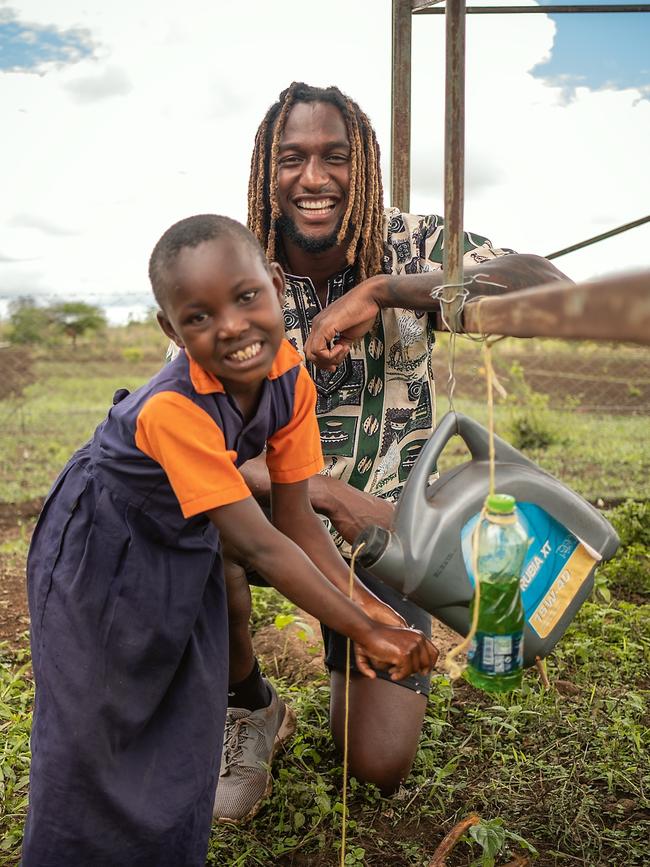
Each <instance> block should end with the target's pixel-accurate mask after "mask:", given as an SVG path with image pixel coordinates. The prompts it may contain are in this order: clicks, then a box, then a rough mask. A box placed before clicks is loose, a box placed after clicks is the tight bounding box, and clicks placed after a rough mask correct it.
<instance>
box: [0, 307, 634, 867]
mask: <svg viewBox="0 0 650 867" xmlns="http://www.w3.org/2000/svg"><path fill="white" fill-rule="evenodd" d="M0 341H2V332H1V330H0ZM165 348H166V340H165V338H163V336H162V335H161V334H160V333H159V332H158V331H157V329H156V327H155V324H154V323H153V322H150V323H145V324H135V323H132V324H130V325H128V326H124V327H121V328H111V329H108V330H107V331H106V332H105V333H103V334H102V335H99V336H95V337H94V338H93V339H92V340H91V339H85V340H84V339H81V340H79V341H78V345H77V346H76V347H75V348H73V347H72V346H68V345H65V344H54V345H52V346H48V347H39V348H38V349H33V348H32V349H30V348H22V347H13V346H10V345H9V344H8V343H6V342H5V343H2V342H0V371H1V374H2V375H1V376H0V642H2V643H0V864H3V865H4V864H6V865H16V864H17V863H18V860H19V852H20V841H21V835H22V823H23V820H24V812H25V808H26V803H27V774H28V768H29V752H28V736H29V724H30V708H31V701H32V696H33V685H32V682H31V670H30V666H29V652H28V641H27V635H26V630H27V629H28V623H29V621H28V615H27V606H26V601H25V592H24V563H25V557H26V552H27V547H28V544H29V538H30V534H31V531H32V528H33V525H34V521H35V517H36V515H37V514H38V511H39V509H40V505H41V503H42V499H43V497H44V495H45V494H46V493H47V490H48V489H49V487H50V485H51V484H52V482H53V480H54V478H55V477H56V475H57V473H58V472H59V470H60V469H61V468H62V466H63V464H64V463H65V462H66V460H67V458H68V457H69V455H70V453H71V452H72V451H73V450H74V449H75V448H76V447H77V446H78V445H80V444H81V443H82V442H83V441H85V440H86V439H87V438H88V437H89V435H90V434H91V433H92V430H93V429H94V427H95V425H96V424H97V423H98V422H99V421H100V420H101V419H102V418H103V417H104V415H105V413H106V410H107V408H108V407H109V406H110V403H111V398H112V395H113V393H114V391H115V390H116V389H117V388H121V387H126V388H129V389H131V390H132V389H134V388H136V387H137V386H138V385H139V384H141V383H142V382H144V381H145V380H146V379H147V378H148V377H149V376H151V375H152V374H153V373H154V372H155V371H156V370H157V369H158V368H159V367H160V364H161V359H162V358H163V356H164V352H165ZM493 354H494V362H495V367H496V370H497V374H498V377H499V380H500V381H501V383H502V384H503V386H504V387H505V389H506V391H507V393H508V394H507V397H506V398H500V399H499V400H498V402H497V408H496V427H497V432H498V433H499V435H501V436H502V437H504V438H505V439H510V440H511V441H513V442H515V444H517V445H518V446H521V445H522V443H523V444H525V448H524V449H523V450H524V451H525V453H526V454H527V455H528V456H529V457H531V458H532V459H533V460H535V461H536V462H538V463H539V464H540V465H541V466H542V467H543V468H544V469H546V470H548V471H549V472H551V473H553V474H554V475H556V476H558V477H559V478H560V479H561V480H562V481H563V482H565V483H566V484H568V485H569V486H570V487H572V488H574V489H575V490H576V491H578V492H579V493H580V494H582V495H583V496H584V497H585V498H586V499H588V500H589V501H590V502H592V503H594V504H596V505H597V506H598V507H599V508H602V509H604V510H606V513H607V515H608V516H609V517H610V519H611V520H612V521H613V522H614V524H615V526H616V527H617V529H618V531H619V534H620V536H621V540H622V543H623V544H622V549H621V552H620V554H619V555H618V556H617V558H616V559H615V560H613V561H612V562H611V563H610V564H607V565H606V566H604V567H602V568H601V570H600V571H599V573H598V578H597V588H596V591H595V594H594V598H593V599H592V600H591V601H590V602H588V603H586V604H585V605H584V606H583V608H582V609H581V611H580V613H579V616H578V617H577V618H576V620H575V621H574V623H573V624H572V627H571V628H570V630H569V632H568V633H567V635H566V636H565V638H564V639H563V641H562V642H561V643H560V645H559V646H558V648H557V649H556V652H555V653H554V654H553V655H552V656H551V657H550V658H549V660H548V669H549V677H550V680H551V689H549V690H545V689H544V688H543V687H542V685H541V684H540V682H539V679H538V677H537V675H536V674H535V673H531V672H529V673H528V674H527V675H526V679H525V685H524V689H523V690H522V692H521V693H517V694H514V695H512V696H510V697H507V698H502V697H499V700H498V701H496V700H495V699H494V698H490V697H488V696H486V695H484V694H483V693H480V692H478V691H476V690H474V689H473V688H471V687H470V686H469V685H467V684H466V683H465V682H462V681H461V682H458V683H456V684H454V685H453V686H452V685H451V684H450V683H449V681H448V680H447V679H446V678H445V677H443V676H437V677H436V678H435V679H434V685H433V690H432V696H431V700H430V702H429V708H428V711H427V719H426V723H425V729H424V733H423V737H422V741H421V747H420V750H419V753H418V757H417V760H416V765H415V768H414V771H413V774H412V776H411V777H410V779H409V780H408V781H407V782H406V783H405V785H404V786H403V787H402V789H401V790H400V791H399V793H398V794H397V795H396V796H395V797H394V798H392V799H383V798H381V797H380V796H379V793H378V792H377V791H376V790H375V789H374V788H373V787H370V786H362V785H357V784H356V782H355V781H352V785H351V795H350V811H351V813H350V822H349V826H348V847H347V857H346V864H368V865H391V867H392V865H395V867H402V865H428V864H429V862H430V860H431V856H432V854H433V852H434V850H435V848H436V846H437V844H438V843H439V842H440V840H441V839H442V837H443V836H444V834H445V833H446V832H447V831H448V830H449V829H450V828H451V827H452V826H453V825H454V823H455V822H456V821H458V820H459V819H460V818H462V817H463V816H465V815H467V814H469V813H470V812H476V813H478V814H479V815H480V817H481V820H482V821H481V824H480V825H478V826H476V827H475V828H474V829H473V830H472V831H471V832H470V833H468V834H467V835H465V837H464V838H463V840H462V841H461V842H460V843H459V844H458V845H457V847H456V848H455V849H454V852H453V853H452V856H451V857H450V859H449V861H448V864H449V865H450V867H453V865H470V864H480V865H485V867H489V865H494V864H498V865H502V864H505V863H507V862H510V863H515V864H520V865H522V864H523V863H524V861H523V859H524V858H529V859H531V862H532V863H537V864H540V865H556V864H557V865H565V864H566V865H586V867H601V865H602V867H605V865H607V867H609V865H621V867H623V865H641V864H645V863H648V857H649V854H648V853H649V852H650V843H649V842H648V841H649V840H650V761H649V759H650V737H649V728H648V723H649V719H648V691H649V689H650V676H649V673H650V629H649V626H650V558H649V557H648V554H649V549H650V505H649V495H648V490H649V488H648V481H647V479H648V473H649V471H650V449H649V445H650V424H649V415H650V353H649V352H648V351H647V350H645V349H640V348H638V347H632V346H617V345H596V344H576V343H567V342H560V341H537V340H535V341H531V340H526V341H524V340H521V341H514V340H508V341H503V342H502V343H499V344H497V345H496V346H495V348H494V350H493ZM434 355H435V369H436V374H437V383H438V416H439V417H441V416H442V414H443V413H444V412H445V411H446V409H447V408H448V405H449V398H448V395H447V379H448V370H447V351H446V344H445V342H444V341H443V345H442V346H441V347H440V348H439V350H438V351H437V352H436V353H435V354H434ZM482 365H483V360H482V357H481V354H480V350H479V347H477V346H476V345H474V344H471V343H468V342H464V341H459V345H458V347H457V351H456V360H455V366H454V374H455V379H456V385H455V391H454V399H453V403H454V406H455V408H456V409H457V410H459V411H462V412H465V413H467V414H468V415H471V416H473V417H475V418H477V419H478V420H479V421H482V422H485V419H486V408H485V397H484V388H485V386H484V379H483V376H482ZM465 457H466V454H465V449H464V446H463V445H462V443H460V442H459V441H456V440H453V441H452V442H451V443H450V444H449V446H448V448H447V449H446V450H445V453H444V455H443V462H442V465H441V467H440V469H441V470H444V469H446V468H448V467H449V466H451V465H452V464H454V463H457V462H458V461H459V460H464V459H465ZM255 606H256V610H255V619H254V627H255V630H256V636H255V640H256V646H257V650H258V654H259V655H260V656H261V657H262V659H263V660H264V662H265V665H266V670H267V671H268V672H269V673H270V674H271V675H272V676H273V677H274V680H275V682H276V684H277V686H278V688H279V690H280V692H281V693H282V694H283V695H284V696H285V697H287V698H288V699H289V700H290V701H291V703H292V704H293V705H294V706H295V707H296V709H297V711H298V713H299V719H300V728H299V730H298V734H297V736H296V738H295V739H294V740H293V741H292V742H291V744H290V745H289V746H288V748H287V750H286V751H285V753H284V754H283V755H281V756H279V757H278V759H277V760H276V762H275V764H274V777H275V788H274V793H273V795H272V797H271V799H270V801H269V802H268V804H267V805H266V806H265V807H264V809H263V810H262V812H261V813H260V814H259V816H258V817H257V818H256V819H255V820H254V821H253V822H252V823H251V825H250V826H246V827H244V828H242V829H236V828H231V827H224V828H219V829H217V830H215V832H214V834H213V838H212V840H211V845H210V854H209V859H208V861H209V863H214V864H219V865H249V864H250V865H268V864H270V863H272V862H275V863H277V864H282V865H285V864H286V865H315V867H321V865H322V867H325V865H334V864H337V863H338V858H339V854H338V852H339V848H340V839H341V824H340V823H341V791H340V783H341V767H340V760H339V758H338V757H337V755H336V754H335V752H334V750H333V748H332V745H331V740H330V738H329V734H328V730H327V712H328V711H327V704H328V685H327V679H326V678H325V676H324V675H323V670H322V665H321V663H320V643H319V640H318V630H317V626H316V625H315V624H314V623H313V622H312V621H311V620H310V619H309V618H306V617H305V616H304V615H303V614H302V613H301V612H297V611H295V610H294V609H293V608H292V607H291V606H290V605H289V604H288V603H286V602H285V601H283V600H282V599H281V598H280V597H279V596H277V594H275V593H274V591H270V590H266V591H265V590H260V591H259V592H258V591H256V596H255ZM436 635H437V637H438V640H439V641H440V643H441V645H442V646H443V649H445V648H448V647H449V645H450V644H451V643H452V642H453V636H452V635H450V634H449V633H448V631H446V630H444V629H438V630H437V631H436ZM533 849H534V850H536V853H535V852H534V851H532V850H533ZM517 858H519V860H518V861H517V860H516V859H517ZM513 859H515V860H514V861H513Z"/></svg>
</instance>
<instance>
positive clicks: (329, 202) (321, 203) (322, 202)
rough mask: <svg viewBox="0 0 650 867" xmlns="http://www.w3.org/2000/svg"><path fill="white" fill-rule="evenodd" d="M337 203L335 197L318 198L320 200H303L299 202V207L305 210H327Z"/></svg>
mask: <svg viewBox="0 0 650 867" xmlns="http://www.w3.org/2000/svg"><path fill="white" fill-rule="evenodd" d="M335 205H336V202H335V201H334V199H318V201H315V202H312V201H309V202H307V201H303V202H298V203H297V207H299V208H301V209H303V210H305V211H326V210H328V209H329V208H333V207H334V206H335Z"/></svg>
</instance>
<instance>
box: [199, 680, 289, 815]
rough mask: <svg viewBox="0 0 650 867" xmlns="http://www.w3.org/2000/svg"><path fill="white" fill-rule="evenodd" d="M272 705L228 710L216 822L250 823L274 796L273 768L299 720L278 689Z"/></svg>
mask: <svg viewBox="0 0 650 867" xmlns="http://www.w3.org/2000/svg"><path fill="white" fill-rule="evenodd" d="M265 683H266V684H267V686H268V687H269V689H270V690H271V695H272V699H271V704H270V705H269V706H268V707H264V708H262V709H261V710H256V711H250V710H246V708H241V707H229V708H228V710H227V712H226V727H225V730H224V739H223V753H222V755H221V770H220V772H219V783H218V785H217V794H216V797H215V799H214V809H213V810H212V815H213V817H214V819H215V821H217V822H225V823H226V824H230V825H239V824H240V823H241V822H245V821H246V820H247V819H251V818H252V817H253V816H254V815H255V814H256V813H257V811H258V810H259V808H260V807H261V805H262V801H263V800H264V798H266V797H268V795H270V794H271V789H272V787H273V781H272V779H271V771H270V765H271V761H272V760H273V756H274V754H275V752H276V750H277V749H278V747H279V746H280V745H281V744H282V743H284V741H285V740H287V738H288V737H289V736H290V735H292V734H293V733H294V731H295V729H296V716H295V714H294V712H293V711H292V710H291V708H290V707H288V706H287V705H286V704H285V703H284V702H283V701H282V699H281V698H279V696H278V694H277V693H276V691H275V689H274V688H273V687H272V685H271V684H270V683H269V682H268V680H266V678H265Z"/></svg>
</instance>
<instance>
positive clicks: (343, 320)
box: [305, 278, 380, 370]
mask: <svg viewBox="0 0 650 867" xmlns="http://www.w3.org/2000/svg"><path fill="white" fill-rule="evenodd" d="M374 280H375V278H371V279H369V280H364V282H363V283H360V284H359V285H358V286H355V287H354V288H353V289H350V290H349V291H348V292H346V293H345V295H343V296H342V297H341V298H338V299H337V300H336V301H333V302H332V303H331V304H328V305H327V307H326V308H325V309H324V310H322V311H321V312H320V313H319V314H318V315H317V316H315V317H314V319H313V321H312V324H311V332H310V334H309V337H308V338H307V340H306V341H305V357H306V358H307V361H311V362H313V363H314V364H315V365H316V367H320V368H322V369H323V370H336V368H337V367H338V365H339V364H340V363H341V362H342V361H343V360H344V358H345V356H346V355H347V354H348V353H349V351H350V346H351V345H352V344H353V343H354V341H355V340H358V339H359V338H360V337H363V335H364V334H366V333H367V332H368V331H370V329H371V328H372V326H373V324H374V322H375V319H376V318H377V314H378V313H379V309H380V307H379V304H378V303H377V301H376V300H375V298H374V290H373V287H374V285H375V284H374ZM333 341H336V342H333Z"/></svg>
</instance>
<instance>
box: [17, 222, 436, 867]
mask: <svg viewBox="0 0 650 867" xmlns="http://www.w3.org/2000/svg"><path fill="white" fill-rule="evenodd" d="M150 276H151V281H152V286H153V290H154V294H155V296H156V300H157V301H158V303H159V305H160V308H161V312H160V314H159V322H160V324H161V327H162V328H163V330H164V331H165V333H166V334H167V335H168V336H169V337H171V339H172V340H174V341H175V342H176V343H177V344H178V345H179V346H180V347H181V348H182V349H183V350H184V351H183V352H181V353H180V355H179V356H178V358H176V359H175V360H174V361H173V362H172V363H170V364H169V365H167V366H166V367H165V368H163V370H161V371H160V372H159V373H158V374H157V375H156V376H155V377H154V378H153V379H152V380H151V381H150V382H149V383H148V384H146V385H145V386H143V387H142V388H140V389H139V390H138V391H136V392H134V393H133V394H130V395H129V394H128V393H127V392H125V391H121V392H118V393H117V394H116V396H115V399H114V401H115V405H114V406H113V408H112V409H111V411H110V412H109V414H108V416H107V418H106V419H105V421H104V422H102V424H100V426H99V427H98V428H97V430H96V431H95V434H94V436H93V438H92V439H91V440H90V442H89V443H87V444H86V445H85V446H83V447H82V448H81V449H79V451H77V452H76V454H75V455H74V456H73V457H72V458H71V460H70V461H69V463H68V465H67V466H66V467H65V469H64V470H63V472H62V474H61V476H60V477H59V479H58V480H57V481H56V483H55V485H54V488H53V489H52V491H51V493H50V495H49V497H48V498H47V500H46V503H45V505H44V507H43V511H42V513H41V516H40V518H39V522H38V524H37V527H36V530H35V532H34V537H33V539H32V544H31V548H30V554H29V559H28V594H29V605H30V614H31V640H32V658H33V667H34V674H35V678H36V702H35V708H34V723H33V730H32V770H31V788H30V810H29V815H28V820H27V825H26V829H25V840H24V846H23V860H22V864H23V867H64V865H65V867H70V865H90V864H93V865H94V867H104V865H105V867H108V865H111V867H113V865H114V867H118V865H120V867H121V865H125V867H126V865H128V867H185V865H187V867H190V865H191V867H199V865H203V864H204V862H205V856H206V851H207V844H208V836H209V832H210V824H211V813H212V804H213V800H214V793H215V787H216V780H217V772H218V767H219V757H220V752H221V738H222V732H223V725H224V718H225V713H226V703H227V696H226V693H227V683H228V633H227V616H226V599H225V590H224V578H223V569H224V564H223V555H222V544H223V545H227V546H228V548H229V550H232V551H235V552H237V557H238V558H242V559H243V560H244V561H245V562H246V563H248V564H250V565H251V566H252V567H253V568H254V569H255V570H256V571H258V572H259V573H260V574H262V575H263V576H264V577H265V578H266V579H267V580H268V581H269V583H270V584H272V585H273V586H275V587H277V588H278V589H279V590H280V591H281V592H282V593H284V594H285V595H287V596H288V597H289V598H290V599H292V600H293V601H294V602H295V603H296V604H297V605H299V606H301V607H302V608H304V609H305V610H307V611H311V612H313V613H314V614H316V615H317V616H318V617H319V618H320V619H321V621H323V622H324V623H327V624H328V625H330V626H332V627H333V628H335V629H337V630H339V631H341V632H343V633H345V634H347V635H349V636H350V637H351V638H352V639H353V640H354V641H355V642H356V643H357V644H356V653H357V663H358V665H359V667H360V668H361V670H362V671H363V672H364V673H365V674H367V675H368V676H370V677H372V676H373V675H374V671H373V670H372V668H371V667H370V662H371V661H372V663H373V664H374V665H376V666H379V667H388V668H389V670H390V671H391V676H393V677H395V678H401V677H404V676H405V675H407V674H409V673H410V672H412V671H425V670H428V669H429V668H430V667H431V666H432V665H433V664H434V662H435V657H436V653H435V649H434V648H433V647H432V645H430V643H429V642H427V640H426V639H425V638H424V636H423V635H422V634H421V633H418V632H416V631H412V630H407V629H401V628H396V627H390V626H386V625H381V624H379V623H375V622H373V621H372V620H371V619H369V617H368V615H367V614H366V613H364V612H363V611H362V610H361V608H359V607H357V606H356V605H355V604H353V603H352V602H351V601H350V600H348V599H347V598H346V597H345V595H344V594H343V593H341V592H340V590H338V589H337V588H336V587H335V586H333V584H332V583H330V581H328V580H327V578H326V577H325V574H323V573H324V572H325V573H326V574H328V571H327V570H328V569H329V568H330V567H331V571H332V573H337V577H338V572H339V571H340V558H338V554H337V552H336V550H335V549H334V548H333V547H332V545H331V543H330V542H329V536H328V534H327V533H326V532H325V531H324V529H323V528H322V525H321V523H320V521H319V520H318V518H317V517H316V516H315V515H314V514H313V512H312V511H311V507H310V505H309V500H308V496H307V479H308V478H309V476H311V475H312V474H313V473H315V472H317V471H318V470H319V469H320V468H321V466H322V457H321V454H320V446H319V437H318V427H317V424H316V420H315V416H314V387H313V385H312V383H311V380H310V378H309V376H308V375H307V373H306V371H305V369H304V368H303V366H302V365H301V364H300V358H299V356H298V354H297V353H296V352H295V350H294V349H293V348H292V347H291V345H290V344H289V343H287V342H286V341H285V340H284V326H283V318H282V311H281V306H280V298H281V296H282V291H283V277H282V272H281V271H280V269H279V267H278V266H277V265H274V264H271V265H268V264H267V263H266V260H265V259H264V256H263V254H262V251H261V249H260V248H259V245H258V244H257V242H256V241H255V239H254V238H253V236H252V235H250V233H249V232H248V231H247V230H246V229H244V227H243V226H240V225H239V224H238V223H235V222H234V221H232V220H228V219H227V218H225V217H216V216H212V215H204V216H199V217H191V218H189V219H187V220H183V221H181V222H180V223H177V224H175V225H174V226H172V227H171V228H170V229H169V230H168V231H167V232H166V233H165V234H164V235H163V237H162V238H161V239H160V241H159V242H158V244H157V245H156V247H155V249H154V251H153V253H152V256H151V261H150ZM265 447H266V461H267V464H268V467H269V471H270V475H271V479H272V508H273V515H274V519H276V521H277V523H279V524H280V526H281V527H282V529H283V530H284V531H285V533H286V534H287V535H285V534H283V533H281V532H279V531H278V530H277V529H276V528H274V527H273V526H272V525H271V524H270V523H269V522H268V521H267V520H266V518H265V517H264V515H263V513H262V512H261V511H260V509H259V507H258V505H257V504H256V502H255V500H254V499H253V498H252V496H251V495H250V492H249V490H248V488H247V487H246V484H245V483H244V481H243V478H242V477H241V475H240V474H239V471H238V469H237V467H238V466H239V465H240V464H241V463H243V462H244V461H246V460H248V459H249V458H251V457H253V456H255V455H258V454H259V453H260V452H261V451H262V450H263V449H264V448H265ZM281 516H283V517H281ZM288 536H290V537H292V538H293V540H294V541H293V542H292V541H291V539H290V538H288ZM294 542H298V543H299V544H303V543H304V546H305V548H306V549H307V550H308V551H309V556H307V555H306V554H305V553H304V552H303V551H302V550H301V549H300V548H299V547H298V545H296V544H294ZM312 561H313V562H312ZM319 567H320V568H319ZM378 604H380V603H378ZM372 605H373V603H372V601H371V600H370V599H368V605H367V606H366V607H368V608H370V609H372ZM377 610H378V611H380V610H381V609H377Z"/></svg>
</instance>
